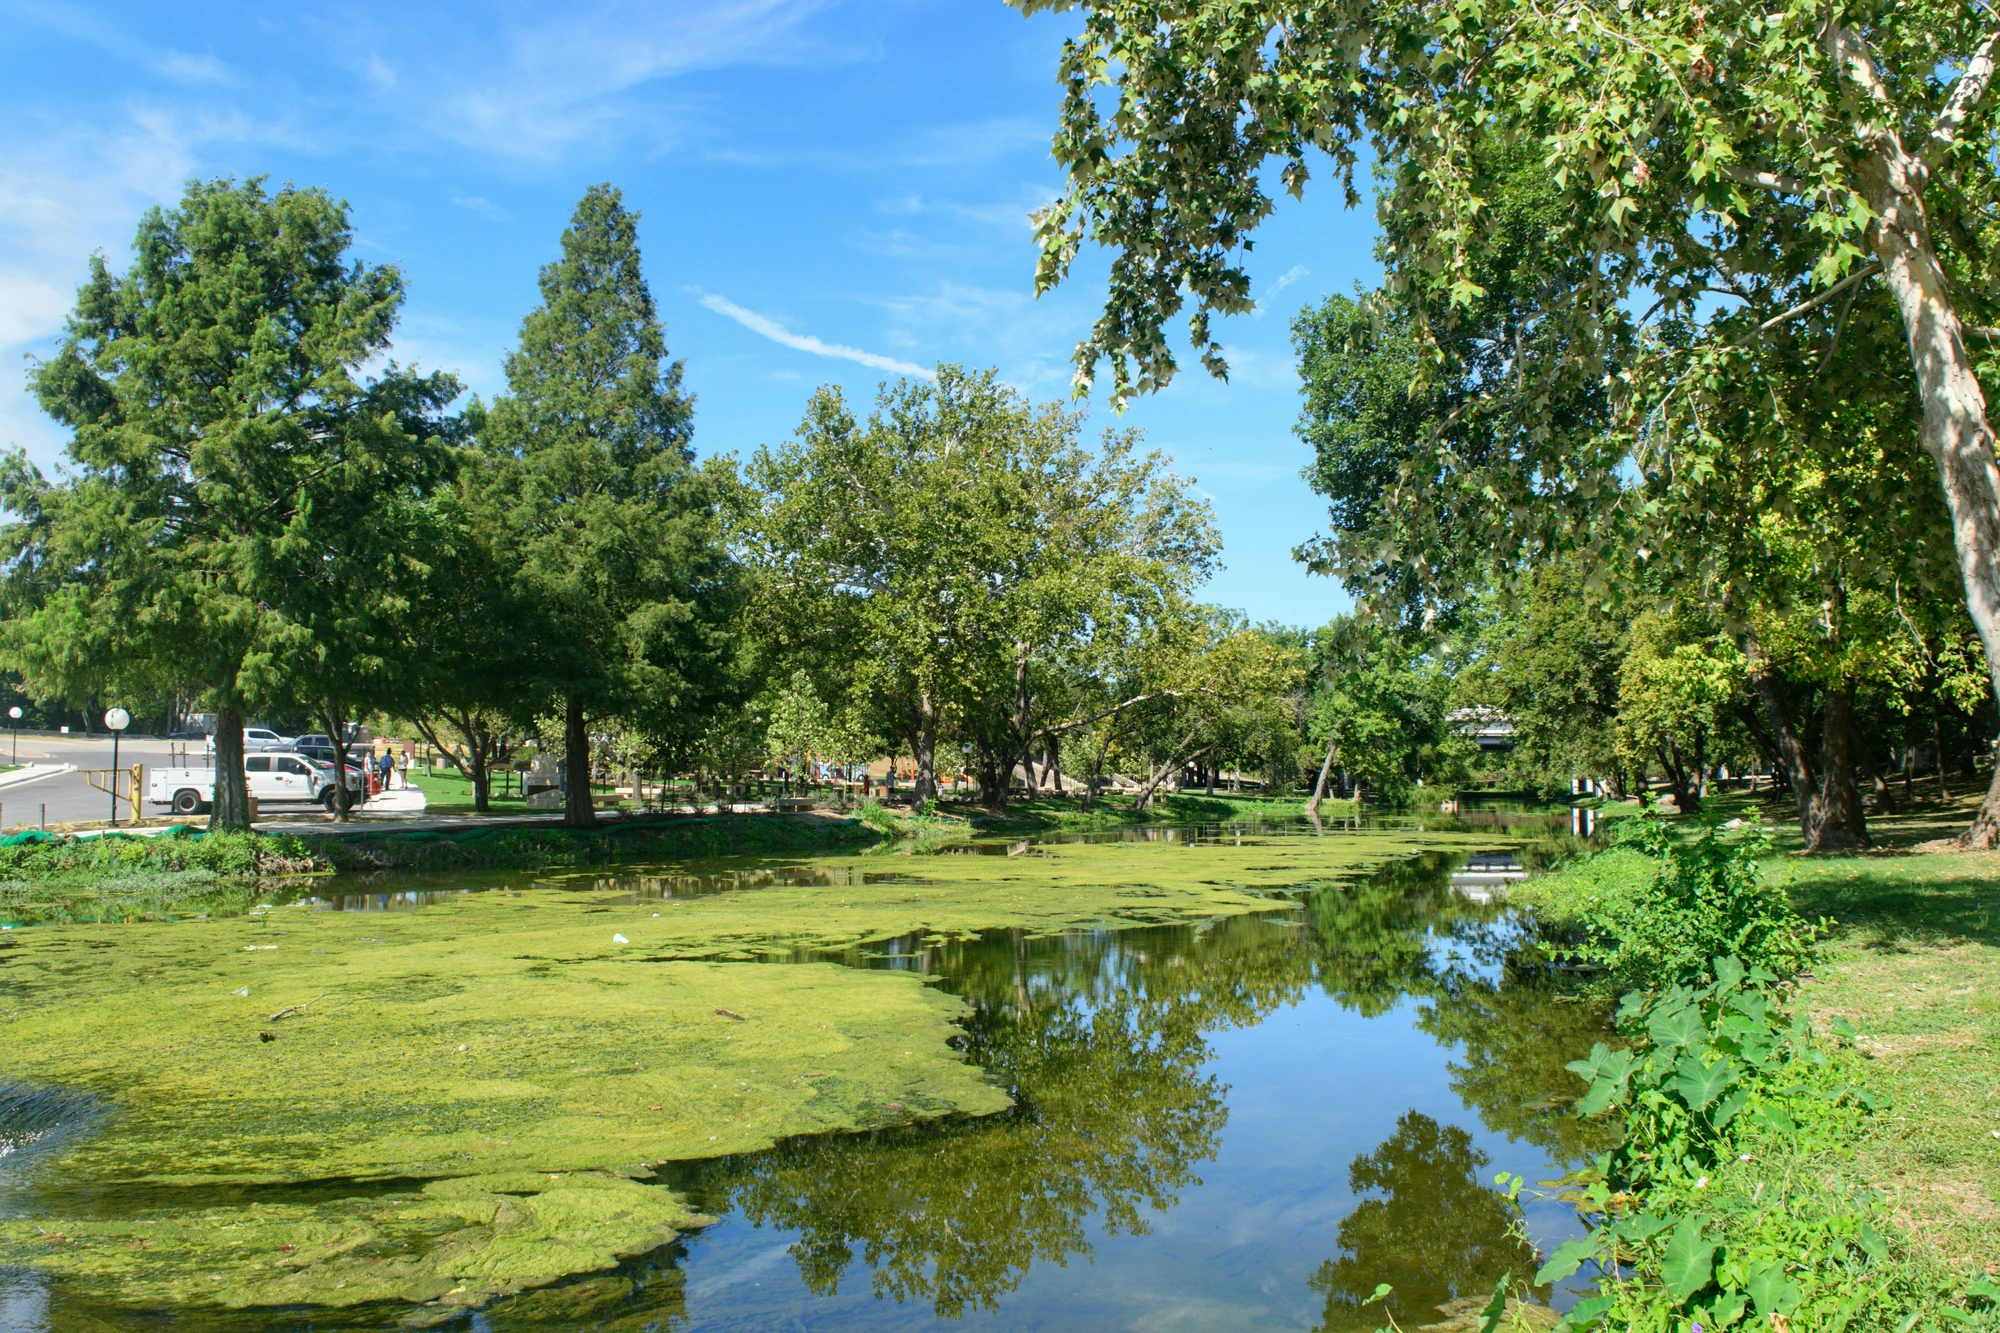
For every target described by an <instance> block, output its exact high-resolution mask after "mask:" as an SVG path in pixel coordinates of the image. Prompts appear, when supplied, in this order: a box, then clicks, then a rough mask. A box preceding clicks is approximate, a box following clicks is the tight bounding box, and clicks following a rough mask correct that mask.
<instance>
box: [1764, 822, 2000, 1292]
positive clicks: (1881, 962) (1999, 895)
mask: <svg viewBox="0 0 2000 1333" xmlns="http://www.w3.org/2000/svg"><path fill="white" fill-rule="evenodd" d="M1770 873H1771V874H1772V875H1773V876H1775V877H1777V878H1779V879H1780V881H1781V882H1783V883H1785V884H1786V885H1787V887H1788V889H1789V890H1790V893H1791V896H1792V898H1793V900H1794V901H1795V902H1796V903H1797V904H1798V906H1799V908H1800V910H1801V911H1804V912H1807V913H1810V914H1812V915H1821V914H1824V915H1826V916H1830V917H1832V918H1833V919H1834V920H1835V921H1836V922H1837V925H1836V926H1835V927H1834V933H1833V936H1832V938H1831V940H1830V945H1831V947H1830V949H1829V952H1828V955H1827V958H1826V961H1825V962H1824V963H1823V964H1822V965H1821V967H1820V968H1819V969H1818V973H1817V975H1816V977H1815V978H1814V979H1813V980H1812V981H1810V982H1809V983H1808V984H1807V986H1806V988H1805V991H1804V994H1803V999H1804V1001H1805V1003H1806V1005H1807V1006H1808V1007H1809V1008H1810V1009H1811V1010H1812V1013H1813V1016H1814V1018H1815V1020H1817V1021H1820V1022H1824V1023H1831V1022H1832V1021H1833V1020H1834V1019H1835V1018H1845V1019H1846V1020H1847V1021H1848V1022H1849V1023H1850V1024H1852V1025H1853V1027H1854V1030H1855V1034H1856V1045H1857V1047H1858V1048H1859V1049H1860V1051H1861V1052H1862V1054H1863V1055H1865V1056H1866V1057H1868V1064H1867V1069H1868V1081H1869V1084H1870V1086H1871V1087H1873V1088H1874V1089H1875V1090H1876V1091H1877V1092H1878V1093H1880V1094H1885V1095H1886V1096H1887V1098H1888V1100H1889V1106H1888V1108H1887V1109H1886V1110H1885V1111H1883V1112H1882V1113H1881V1114H1879V1115H1878V1116H1877V1117H1876V1118H1875V1121H1874V1128H1873V1130H1872V1131H1871V1133H1870V1134H1869V1136H1868V1138H1867V1140H1866V1141H1865V1142H1864V1144H1863V1145H1862V1148H1861V1154H1862V1162H1861V1165H1862V1168H1863V1172H1864V1174H1865V1176H1866V1178H1867V1179H1868V1180H1869V1181H1870V1183H1871V1184H1873V1185H1874V1186H1875V1187H1876V1188H1877V1189H1879V1190H1881V1191H1882V1192H1883V1193H1884V1194H1885V1195H1887V1196H1888V1198H1889V1199H1890V1201H1891V1206H1892V1208H1893V1209H1894V1211H1895V1212H1896V1214H1897V1215H1898V1217H1899V1218H1900V1219H1901V1220H1902V1221H1903V1223H1904V1225H1905V1226H1906V1227H1908V1229H1909V1230H1910V1231H1911V1232H1912V1233H1913V1234H1915V1235H1917V1236H1918V1237H1920V1238H1921V1239H1922V1240H1923V1241H1924V1242H1925V1243H1926V1246H1927V1248H1930V1249H1931V1250H1932V1251H1933V1252H1934V1253H1935V1254H1936V1255H1937V1256H1938V1257H1939V1258H1941V1259H1944V1260H1946V1261H1947V1262H1950V1263H1952V1264H1953V1265H1954V1266H1968V1265H1977V1266H1979V1267H1983V1268H1986V1269H1988V1271H1991V1272H2000V855H1996V854H1993V853H1971V852H1927V853H1907V852H1905V853H1897V852H1893V851H1891V852H1886V853H1883V852H1878V853H1873V854H1866V855H1861V856H1840V857H1810V858H1807V857H1789V858H1781V859H1778V860H1777V862H1776V863H1775V864H1773V865H1772V866H1771V868H1770Z"/></svg>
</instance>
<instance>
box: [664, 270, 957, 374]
mask: <svg viewBox="0 0 2000 1333" xmlns="http://www.w3.org/2000/svg"><path fill="white" fill-rule="evenodd" d="M688 290H689V292H690V294H691V295H694V296H696V297H697V298H698V299H699V300H700V301H701V304H702V305H704V306H705V307H707V308H708V309H710V310H713V311H714V312H715V313H716V314H718V315H724V316H727V317H728V318H730V319H733V320H735V321H736V322H737V323H738V324H741V325H742V326H743V327H744V328H746V329H748V330H750V332H752V333H754V334H757V335H758V336H759V337H763V338H769V339H770V340H771V341H772V342H774V343H779V344H781V345H783V346H785V347H790V348H793V349H795V350H797V351H801V352H810V353H811V354H812V355H814V356H830V357H834V358H837V359H839V360H841V361H853V362H857V363H858V364H860V365H864V366H869V367H871V368H873V369H875V370H886V371H889V372H891V373H892V374H897V375H921V376H922V377H923V378H925V379H935V378H937V372H936V371H934V370H931V369H928V368H927V367H924V366H920V365H917V364H916V363H915V362H912V361H898V360H897V359H896V358H895V357H893V356H883V355H882V354H881V353H879V352H868V351H863V350H862V349H861V348H859V347H849V346H847V345H846V344H844V343H830V342H826V341H824V340H823V339H820V338H815V337H813V336H812V335H811V334H809V333H793V332H792V331H791V330H790V329H788V328H786V327H785V326H784V325H782V324H780V323H779V322H778V321H777V320H775V319H771V318H769V317H767V316H764V315H760V314H758V313H757V312H756V311H754V310H745V309H744V308H743V307H742V306H740V305H738V304H736V303H735V302H734V301H731V300H729V299H728V298H726V297H722V296H717V295H716V294H715V293H714V292H702V291H697V290H695V289H694V288H689V289H688Z"/></svg>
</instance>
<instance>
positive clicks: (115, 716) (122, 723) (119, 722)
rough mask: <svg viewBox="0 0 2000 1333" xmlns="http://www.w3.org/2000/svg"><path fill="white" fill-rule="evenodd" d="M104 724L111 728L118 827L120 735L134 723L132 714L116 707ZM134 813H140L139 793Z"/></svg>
mask: <svg viewBox="0 0 2000 1333" xmlns="http://www.w3.org/2000/svg"><path fill="white" fill-rule="evenodd" d="M104 725H105V726H107V727H109V728H111V827H113V828H117V827H118V737H119V736H120V735H121V734H123V732H124V730H125V728H127V727H129V726H131V725H132V715H131V714H130V713H128V712H126V711H125V710H124V709H122V708H114V709H112V710H111V711H110V712H108V713H106V714H105V715H104ZM132 813H133V817H134V818H137V816H138V813H139V793H138V792H136V791H135V792H133V793H132Z"/></svg>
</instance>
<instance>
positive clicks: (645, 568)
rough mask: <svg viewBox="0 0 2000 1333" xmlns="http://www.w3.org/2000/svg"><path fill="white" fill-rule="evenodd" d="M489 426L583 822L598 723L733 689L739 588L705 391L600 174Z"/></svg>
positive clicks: (550, 271) (577, 821) (572, 793)
mask: <svg viewBox="0 0 2000 1333" xmlns="http://www.w3.org/2000/svg"><path fill="white" fill-rule="evenodd" d="M541 291H542V304H541V305H540V306H539V307H537V308H536V309H535V310H533V311H532V312H530V313H529V315H528V317H527V318H526V319H525V320H524V321H523V322H522V325H521V346H520V349H519V350H518V351H516V352H515V353H514V354H513V355H511V356H509V357H508V358H507V384H508V389H509V392H508V394H507V395H506V396H505V397H502V398H500V399H499V400H498V401H496V402H495V403H494V405H493V409H492V412H491V414H490V416H489V417H488V420H487V423H486V427H485V430H484V432H483V442H484V444H485V447H486V448H487V450H488V453H489V455H490V461H491V463H492V464H493V466H491V467H490V468H489V469H487V474H488V476H489V478H490V482H489V489H488V491H487V503H488V504H490V505H491V506H493V508H494V510H495V511H496V513H497V515H498V518H499V522H498V524H497V526H498V529H499V530H500V531H501V532H502V533H503V534H504V537H503V540H504V542H505V545H506V548H507V551H508V554H509V556H510V558H511V559H513V560H514V561H516V562H518V572H517V574H516V576H515V578H516V586H517V590H518V591H519V592H520V594H521V597H522V601H523V603H524V604H525V605H526V606H527V607H528V608H529V609H530V619H531V621H532V624H531V626H530V627H529V628H528V630H527V633H528V635H529V636H530V637H531V639H532V646H531V660H532V663H533V665H532V667H531V672H530V678H531V683H532V687H533V692H534V693H535V695H536V696H537V697H538V698H540V699H542V700H545V701H546V702H547V703H549V704H553V705H555V706H557V707H559V708H560V709H561V711H562V714H563V724H564V725H563V731H564V747H563V748H564V758H565V761H566V767H567V791H566V793H565V796H566V804H567V814H566V819H565V822H566V823H568V824H569V825H571V826H572V827H579V828H585V827H589V826H590V825H592V824H593V823H595V822H596V821H595V817H594V815H593V813H592V811H591V805H590V767H591V765H590V722H591V720H592V719H593V718H605V717H614V716H615V717H620V718H623V719H625V720H627V721H629V722H632V723H634V724H636V725H637V726H638V727H639V728H640V729H642V730H646V731H649V732H652V733H654V734H656V735H660V734H663V733H668V732H675V731H679V730H682V729H684V728H686V727H687V726H688V725H689V724H690V723H691V722H692V721H693V720H694V719H696V718H698V717H700V716H701V715H702V714H704V713H706V712H707V711H709V710H710V709H711V708H712V707H713V706H714V704H715V702H716V701H717V699H718V698H719V697H721V696H722V694H724V693H726V690H727V685H728V680H729V673H728V671H727V664H726V662H725V660H724V659H725V657H726V655H727V653H728V649H729V644H730V635H729V628H728V627H729V621H730V612H731V609H732V607H733V604H734V600H735V583H736V580H735V577H734V569H733V566H732V564H731V562H730V560H729V559H728V557H727V555H726V553H725V551H724V549H723V545H722V540H721V528H720V523H719V521H718V517H717V501H718V499H719V493H720V488H721V486H722V485H723V484H724V478H723V476H722V475H721V473H720V471H716V472H709V471H705V470H703V469H700V468H697V467H695V465H694V454H693V449H692V447H691V444H690V440H691V438H692V435H693V421H694V403H693V400H692V399H691V398H690V397H689V396H688V395H687V394H685V393H684V392H682V389H681V363H679V362H678V361H672V362H670V361H668V360H667V344H666V336H665V334H664V332H663V331H662V329H661V327H660V320H659V315H658V313H657V311H656V310H655V308H654V305H653V297H652V293H651V292H649V291H648V290H647V287H646V283H645V279H644V278H643V277H642V276H641V274H640V270H639V238H638V215H637V214H636V213H632V212H630V211H628V210H627V209H626V208H625V206H624V203H623V201H622V198H621V196H620V194H619V192H618V191H617V190H616V189H614V188H612V187H611V186H610V185H594V186H592V187H591V188H590V189H589V190H588V191H586V192H585V194H584V196H583V199H582V200H581V201H580V202H579V203H578V204H577V207H576V212H575V214H574V216H573V217H572V218H571V220H570V225H569V228H568V229H567V230H566V231H564V233H563V237H562V258H561V259H559V260H557V261H556V262H554V263H552V264H549V265H547V266H546V267H545V268H543V269H542V273H541Z"/></svg>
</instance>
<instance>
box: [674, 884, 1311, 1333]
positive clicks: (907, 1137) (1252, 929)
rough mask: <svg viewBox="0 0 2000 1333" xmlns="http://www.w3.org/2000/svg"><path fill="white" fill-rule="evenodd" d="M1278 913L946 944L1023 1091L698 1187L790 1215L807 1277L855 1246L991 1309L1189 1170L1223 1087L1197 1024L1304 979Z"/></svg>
mask: <svg viewBox="0 0 2000 1333" xmlns="http://www.w3.org/2000/svg"><path fill="white" fill-rule="evenodd" d="M1285 929H1286V928H1283V927H1278V926H1273V925H1272V924H1270V923H1268V922H1261V921H1257V920H1254V919H1248V918H1235V919H1229V920H1224V921H1219V922H1215V923H1213V924H1212V925H1211V926H1210V927H1209V928H1208V929H1206V930H1204V931H1201V932H1189V931H1184V930H1182V931H1158V930H1147V931H1138V932H1130V933H1121V934H1119V935H1116V936H1112V935H1080V936H1071V937H1066V938H1064V939H1061V940H1051V941H1038V942H1034V944H1033V945H1032V946H1031V945H1030V944H1029V942H1027V941H1025V940H1019V939H1011V938H1002V939H997V940H989V941H983V942H980V943H977V944H969V945H964V946H958V947H957V948H955V949H952V950H950V951H948V954H949V956H946V957H941V958H939V959H937V960H936V961H937V963H938V965H939V967H940V969H941V970H943V971H944V972H945V973H946V974H947V975H948V976H951V977H952V978H953V983H954V984H953V988H954V989H956V990H959V991H960V992H961V993H962V994H964V995H965V996H966V998H967V999H968V1000H969V1001H970V1002H971V1003H972V1005H973V1008H974V1017H973V1019H972V1021H971V1022H970V1024H969V1025H968V1038H967V1050H968V1054H969V1055H970V1056H971V1057H972V1058H973V1059H975V1060H977V1061H978V1062H979V1063H980V1064H981V1065H983V1066H984V1067H986V1068H987V1069H988V1070H990V1071H991V1072H992V1073H993V1074H994V1076H995V1077H996V1078H997V1079H998V1080H999V1081H1000V1082H1001V1083H1002V1084H1004V1085H1005V1086H1006V1087H1007V1088H1008V1089H1009V1090H1010V1092H1012V1094H1013V1095H1014V1097H1015V1098H1016V1101H1017V1103H1018V1104H1017V1106H1016V1108H1015V1109H1014V1110H1013V1111H1012V1112H1010V1113H1008V1114H1007V1115H1005V1116H1002V1117H999V1118H997V1120H993V1121H985V1122H974V1123H962V1124H955V1125H944V1126H939V1127H934V1128H929V1129H917V1130H906V1131H884V1132H880V1133H876V1134H871V1135H866V1136H860V1137H852V1138H846V1139H836V1140H826V1141H817V1142H799V1143H795V1144H790V1145H785V1146H783V1147H781V1148H779V1149H777V1150H776V1151H773V1152H771V1153H767V1154H763V1155H762V1156H760V1157H756V1158H752V1159H747V1160H745V1161H743V1162H740V1163H735V1164H731V1165H730V1166H728V1167H725V1168H723V1169H721V1170H720V1171H718V1172H717V1173H715V1174H714V1175H713V1176H711V1177H710V1180H709V1182H708V1184H709V1187H710V1189H712V1190H713V1191H714V1193H713V1195H712V1196H711V1197H710V1198H708V1199H705V1200H704V1201H703V1202H704V1206H706V1207H711V1208H716V1207H734V1208H736V1209H738V1210H740V1211H741V1212H742V1213H743V1215H744V1216H745V1217H747V1218H749V1219H750V1220H751V1221H753V1222H756V1223H758V1224H759V1225H774V1226H779V1227H784V1228H787V1229H791V1230H795V1231H797V1232H798V1233H799V1239H798V1241H797V1242H796V1243H795V1244H794V1245H793V1247H792V1254H793V1257H794V1258H795V1259H796V1260H797V1262H798V1265H799V1271H800V1275H801V1276H802V1277H803V1278H804V1280H805V1282H806V1284H807V1286H809V1287H810V1288H811V1289H812V1290H813V1291H815V1292H818V1293H821V1294H830V1293H832V1292H835V1291H837V1290H838V1289H839V1287H840V1283H841V1281H842V1279H843V1277H844V1276H845V1274H846V1273H847V1270H848V1269H849V1268H850V1267H851V1266H852V1265H853V1263H854V1261H855V1259H856V1258H857V1257H859V1258H860V1259H862V1260H863V1261H864V1262H865V1263H866V1264H867V1266H868V1267H869V1269H870V1270H871V1276H870V1281H871V1283H872V1288H873V1291H874V1293H875V1294H876V1295H877V1296H893V1297H894V1298H895V1299H897V1300H898V1301H905V1300H922V1301H928V1302H930V1304H931V1305H932V1307H933V1308H934V1309H935V1311H936V1312H937V1313H938V1314H939V1315H940V1316H944V1317H954V1316H957V1315H959V1314H961V1313H963V1312H965V1311H966V1310H968V1309H993V1308H996V1307H997V1304H998V1301H999V1298H1000V1297H1001V1296H1003V1295H1005V1294H1006V1293H1007V1292H1009V1291H1012V1290H1013V1289H1014V1288H1015V1287H1016V1286H1017V1285H1019V1283H1020V1281H1021V1278H1022V1277H1023V1276H1024V1275H1025V1274H1026V1273H1027V1271H1028V1269H1029V1268H1030V1267H1031V1266H1032V1265H1033V1264H1034V1263H1035V1262H1036V1261H1049V1260H1054V1261H1056V1262H1066V1261H1068V1260H1069V1259H1070V1258H1072V1257H1076V1256H1087V1255H1088V1254H1089V1253H1090V1249H1091V1246H1090V1239H1089V1235H1090V1224H1091V1223H1092V1221H1093V1219H1094V1220H1095V1221H1096V1224H1097V1225H1098V1226H1100V1227H1102V1228H1103V1229H1104V1230H1106V1231H1108V1232H1111V1233H1113V1234H1120V1233H1123V1234H1141V1233H1143V1232H1145V1231H1146V1229H1147V1226H1148V1220H1147V1219H1148V1217H1149V1215H1150V1214H1151V1213H1153V1212H1156V1211H1159V1210H1164V1209H1166V1208H1169V1207H1171V1206H1172V1205H1173V1203H1174V1202H1175V1199H1176V1197H1177V1194H1178V1191H1180V1190H1181V1189H1183V1188H1185V1187H1186V1186H1188V1185H1190V1184H1197V1183H1199V1182H1198V1180H1197V1178H1196V1175H1195V1172H1196V1168H1197V1167H1198V1166H1199V1164H1200V1163H1201V1162H1202V1161H1203V1160H1205V1159H1206V1158H1208V1157H1210V1156H1212V1155H1213V1154H1214V1152H1215V1150H1216V1147H1217V1144H1218V1142H1219V1140H1220V1135H1221V1131H1222V1127H1223V1124H1224V1122H1225V1121H1226V1119H1227V1109H1226V1106H1225V1103H1224V1094H1225V1092H1226V1089H1225V1088H1224V1087H1223V1086H1222V1085H1221V1084H1220V1083H1218V1082H1217V1081H1216V1079H1215V1078H1214V1077H1213V1076H1211V1075H1209V1074H1206V1073H1204V1072H1203V1071H1202V1066H1203V1064H1204V1063H1205V1062H1206V1061H1207V1060H1208V1058H1209V1055H1210V1050H1209V1045H1208V1037H1209V1034H1211V1033H1213V1032H1215V1031H1216V1030H1217V1029H1219V1028H1221V1027H1225V1026H1227V1025H1229V1024H1232V1023H1239V1022H1249V1021H1254V1020H1255V1019H1256V1018H1257V1017H1259V1016H1261V1015H1262V1014H1263V1013H1266V1012H1268V1011H1269V1010H1270V1008H1271V1007H1273V1006H1274V1005H1276V1004H1278V1003H1281V1002H1283V1001H1284V1000H1285V999H1287V998H1289V997H1291V996H1295V995H1296V994H1297V993H1298V992H1299V990H1300V989H1301V987H1303V986H1304V985H1305V984H1307V983H1308V982H1309V980H1310V977H1311V960H1310V956H1309V951H1308V950H1307V949H1305V948H1304V947H1303V946H1302V944H1301V943H1300V942H1299V941H1297V940H1287V939H1285V938H1283V937H1282V936H1281V935H1280V934H1279V932H1281V931H1283V930H1285ZM1290 933H1291V934H1296V931H1292V932H1290ZM1274 937H1276V942H1275V943H1274V942H1273V940H1274Z"/></svg>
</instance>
